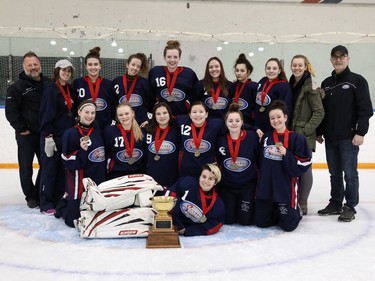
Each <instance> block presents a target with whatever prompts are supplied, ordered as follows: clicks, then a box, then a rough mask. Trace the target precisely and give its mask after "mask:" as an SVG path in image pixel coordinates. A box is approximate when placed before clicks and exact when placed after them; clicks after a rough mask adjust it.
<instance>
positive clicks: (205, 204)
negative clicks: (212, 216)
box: [199, 187, 217, 215]
mask: <svg viewBox="0 0 375 281" xmlns="http://www.w3.org/2000/svg"><path fill="white" fill-rule="evenodd" d="M199 195H200V197H201V202H202V211H203V214H204V215H205V214H207V213H208V212H209V211H210V210H211V209H212V207H213V206H214V204H215V202H216V198H217V193H216V191H215V190H213V191H212V196H207V195H205V194H204V192H203V189H202V188H201V187H200V188H199ZM210 197H211V203H210V205H208V207H207V202H206V198H210Z"/></svg>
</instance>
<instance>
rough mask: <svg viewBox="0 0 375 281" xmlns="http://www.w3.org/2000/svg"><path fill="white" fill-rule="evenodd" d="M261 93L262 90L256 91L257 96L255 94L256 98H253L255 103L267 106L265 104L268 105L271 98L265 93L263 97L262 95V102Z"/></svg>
mask: <svg viewBox="0 0 375 281" xmlns="http://www.w3.org/2000/svg"><path fill="white" fill-rule="evenodd" d="M261 93H262V92H258V93H257V96H256V98H255V103H256V104H258V105H260V106H262V105H263V106H267V105H269V104H270V103H271V98H270V96H269V95H266V96H265V97H264V102H263V104H262V100H261Z"/></svg>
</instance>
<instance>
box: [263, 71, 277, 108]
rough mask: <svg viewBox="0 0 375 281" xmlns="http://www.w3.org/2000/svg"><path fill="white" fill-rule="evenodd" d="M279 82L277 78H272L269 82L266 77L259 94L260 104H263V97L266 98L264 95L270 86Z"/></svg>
mask: <svg viewBox="0 0 375 281" xmlns="http://www.w3.org/2000/svg"><path fill="white" fill-rule="evenodd" d="M278 82H279V79H278V78H276V79H275V80H272V81H271V82H270V81H269V80H268V79H267V81H266V83H264V85H263V88H262V92H261V94H260V102H261V105H262V106H263V105H264V99H265V98H266V95H267V94H268V92H269V91H270V90H271V88H272V86H273V85H275V84H276V83H278Z"/></svg>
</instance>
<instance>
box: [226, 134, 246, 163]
mask: <svg viewBox="0 0 375 281" xmlns="http://www.w3.org/2000/svg"><path fill="white" fill-rule="evenodd" d="M245 136H246V132H245V131H241V133H240V136H239V137H238V139H236V140H233V139H232V138H231V137H230V134H227V142H228V147H229V153H230V156H231V158H232V162H233V164H234V163H236V160H237V156H238V152H239V151H240V146H241V141H242V140H243V139H244V138H245ZM233 142H235V143H236V147H235V148H234V149H233Z"/></svg>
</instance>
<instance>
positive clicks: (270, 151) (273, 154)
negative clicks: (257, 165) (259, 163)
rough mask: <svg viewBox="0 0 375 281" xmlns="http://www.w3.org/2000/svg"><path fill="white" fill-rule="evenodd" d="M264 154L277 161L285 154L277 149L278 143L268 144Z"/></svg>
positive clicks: (265, 156)
mask: <svg viewBox="0 0 375 281" xmlns="http://www.w3.org/2000/svg"><path fill="white" fill-rule="evenodd" d="M263 156H264V158H267V159H270V160H276V161H282V160H283V155H282V154H281V152H280V151H279V150H278V149H277V146H276V145H274V144H273V145H268V146H266V147H265V148H264V149H263Z"/></svg>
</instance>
